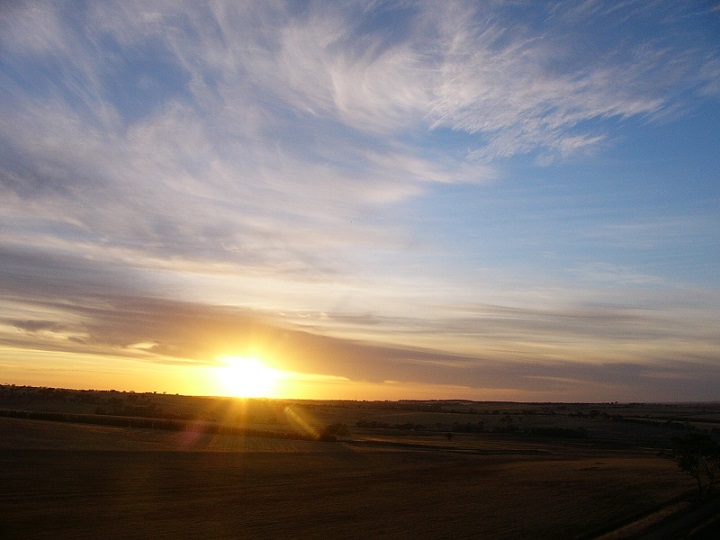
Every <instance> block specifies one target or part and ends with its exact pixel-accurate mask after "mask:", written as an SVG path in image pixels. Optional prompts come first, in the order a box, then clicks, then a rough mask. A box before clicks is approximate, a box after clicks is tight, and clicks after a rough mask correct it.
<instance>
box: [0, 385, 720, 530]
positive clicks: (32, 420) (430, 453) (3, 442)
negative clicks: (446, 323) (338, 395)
mask: <svg viewBox="0 0 720 540" xmlns="http://www.w3.org/2000/svg"><path fill="white" fill-rule="evenodd" d="M0 389H1V392H0V396H1V397H0V400H1V401H0V410H1V411H2V413H1V414H2V417H1V418H0V432H1V433H2V437H1V438H0V490H1V491H2V493H0V516H1V521H0V522H1V527H2V529H0V535H1V536H2V537H3V538H54V539H59V538H100V537H105V538H147V537H153V538H200V537H202V538H548V539H550V538H579V539H582V538H587V539H590V538H606V539H609V538H637V537H643V535H645V536H644V537H647V538H663V537H677V538H711V537H712V536H710V534H712V533H711V532H708V531H713V530H714V529H713V527H716V526H717V524H713V522H712V518H711V517H710V518H708V516H705V515H701V516H699V517H692V516H691V518H690V522H687V521H686V522H684V523H682V524H681V526H679V527H680V529H681V530H679V531H678V530H673V532H672V535H669V536H666V535H665V533H667V532H668V531H669V530H671V529H668V527H673V523H679V520H681V518H683V516H686V515H688V513H689V512H691V511H694V509H695V508H700V504H699V503H697V502H696V498H697V495H696V493H695V484H694V480H693V479H692V478H691V477H690V476H687V475H684V474H682V472H681V471H680V470H679V469H678V467H677V466H676V464H675V463H673V462H672V461H671V460H668V459H663V458H662V457H660V455H659V454H660V453H661V452H663V451H665V450H667V449H668V447H669V446H670V441H671V440H672V438H673V437H677V436H682V435H684V434H687V433H689V432H693V433H708V434H712V435H714V436H717V434H718V431H719V430H718V427H720V405H718V404H689V405H682V404H616V403H605V404H561V403H542V404H540V403H522V404H521V403H492V402H470V401H393V402H390V401H388V402H369V401H368V402H365V401H358V402H354V401H332V402H329V401H328V402H325V401H297V400H288V401H285V400H265V399H256V400H241V399H230V398H201V397H186V396H178V395H163V394H136V393H127V392H100V391H74V390H60V389H51V388H32V387H15V386H3V387H0ZM714 502H715V503H716V502H717V501H714ZM708 504H713V500H710V502H708V501H705V502H704V503H703V505H704V506H703V507H704V508H708ZM707 512H708V511H707V510H705V513H707ZM653 535H655V536H653Z"/></svg>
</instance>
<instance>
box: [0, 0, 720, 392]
mask: <svg viewBox="0 0 720 540" xmlns="http://www.w3.org/2000/svg"><path fill="white" fill-rule="evenodd" d="M697 9H699V8H697ZM706 15H707V14H706ZM705 21H707V19H706V18H703V17H702V16H701V14H700V13H699V12H698V11H696V8H693V7H688V6H687V5H678V6H667V4H666V3H663V2H652V3H648V2H635V1H629V2H623V3H621V4H613V5H612V6H608V5H606V4H603V3H600V2H589V1H583V2H573V3H561V4H558V3H554V2H553V3H546V4H545V3H544V4H533V5H532V6H531V5H526V6H523V9H518V8H517V6H516V5H515V4H514V3H484V4H482V5H477V6H475V5H472V4H463V3H426V4H412V3H410V4H405V3H390V4H386V3H343V4H333V5H328V4H327V3H314V2H309V3H304V4H297V3H293V2H262V3H256V4H239V3H232V2H228V3H222V2H218V3H213V4H211V5H205V4H198V3H196V2H177V3H167V2H130V1H128V2H121V3H93V4H89V5H82V6H80V5H78V6H63V5H58V4H53V3H50V2H48V3H43V2H16V3H13V4H12V5H11V6H9V7H8V8H7V9H3V10H2V13H0V44H1V47H2V55H0V58H1V59H0V100H1V102H2V103H3V107H2V108H1V109H0V110H1V111H2V112H0V227H2V230H3V235H2V239H1V240H0V255H1V256H2V259H0V261H1V262H0V277H2V284H3V291H2V298H3V300H4V302H5V304H6V305H7V307H8V311H7V312H6V314H5V320H4V321H3V322H2V325H3V334H2V335H3V336H4V337H3V338H2V339H3V340H4V341H3V342H4V343H5V344H6V345H8V344H11V343H12V344H14V345H17V346H19V345H23V346H26V347H30V348H32V347H48V348H50V349H52V350H62V351H67V352H73V353H75V352H77V353H80V352H85V353H87V354H91V353H92V354H95V353H107V354H110V355H112V354H117V355H125V356H130V357H133V358H137V359H141V360H145V361H150V362H160V361H162V362H183V363H187V362H189V363H193V362H212V361H213V355H215V354H216V353H217V351H218V350H219V349H221V348H222V346H223V345H222V344H225V345H227V346H228V347H230V348H232V347H239V348H242V347H245V346H246V345H245V344H246V342H247V341H248V340H246V339H245V336H255V337H257V339H259V340H260V341H262V342H263V343H267V346H268V347H270V348H272V347H279V350H281V352H282V355H283V357H285V358H286V359H287V361H288V362H289V363H291V364H293V363H294V365H295V366H296V367H297V368H298V369H300V366H305V369H307V370H317V371H318V372H321V373H327V374H331V375H337V376H345V377H348V378H351V379H353V380H372V381H376V382H381V381H385V380H388V381H389V380H394V381H416V382H422V383H428V384H430V383H432V382H433V381H435V382H438V383H440V382H442V383H444V384H445V383H446V384H458V383H459V382H462V381H467V384H470V385H479V386H482V385H487V386H493V387H496V388H498V387H503V388H505V387H507V388H509V387H511V386H512V385H515V387H517V388H520V387H522V388H523V389H524V390H528V391H529V390H530V389H532V388H539V389H540V390H538V391H545V390H547V389H549V388H550V386H551V384H552V385H555V387H557V385H561V384H564V383H561V382H559V381H561V380H563V377H564V375H563V369H564V370H565V373H566V374H567V373H570V374H572V376H570V375H568V376H567V377H565V379H568V380H573V379H574V378H576V379H578V380H590V378H591V377H592V376H597V377H598V380H607V381H608V384H613V385H615V384H621V382H622V381H621V380H620V379H621V378H622V377H616V376H615V375H614V374H615V373H616V372H617V371H614V370H615V369H616V368H611V367H608V366H611V365H616V364H617V362H621V361H622V362H627V365H629V366H635V367H636V366H639V365H644V364H645V363H646V362H650V361H652V360H653V359H656V360H657V359H660V360H658V361H661V362H665V361H668V362H670V364H668V365H672V366H674V365H675V364H673V363H672V362H673V361H670V360H668V359H667V358H666V357H660V356H658V355H659V354H660V353H659V352H658V351H659V347H660V345H663V346H667V350H668V351H672V352H673V353H675V352H677V353H678V354H679V355H680V354H684V353H683V347H685V348H686V350H687V351H686V356H687V358H690V357H692V358H693V361H694V362H695V361H696V362H698V363H699V364H702V365H705V363H707V362H708V361H709V360H710V359H712V358H714V356H713V355H716V354H717V347H716V343H715V342H713V341H712V339H711V338H710V337H709V334H708V331H707V328H708V327H709V323H707V322H705V323H703V324H700V325H699V326H698V325H696V327H695V328H696V330H695V331H691V330H689V329H688V328H687V326H686V325H684V324H682V320H680V319H679V318H678V317H675V316H668V317H667V318H666V314H667V313H669V312H670V310H669V308H668V306H669V305H670V301H667V300H665V301H658V302H659V303H660V304H661V305H660V309H658V310H655V311H654V310H653V309H650V307H649V306H646V305H644V304H643V302H646V301H647V298H649V297H650V296H651V294H650V292H648V291H644V292H643V293H642V294H641V293H638V292H637V290H638V289H653V288H660V287H664V288H667V287H671V286H672V285H671V284H668V282H667V280H660V279H659V278H656V277H655V276H654V275H652V272H650V271H648V272H645V271H639V270H637V269H635V268H632V267H630V266H624V265H622V264H616V263H615V262H604V260H603V259H602V258H601V256H600V255H598V257H597V258H593V259H592V260H591V261H574V264H573V265H572V268H571V269H570V270H568V271H567V272H568V273H570V274H572V275H573V276H575V277H578V276H579V277H580V278H581V279H582V280H584V282H583V284H584V285H588V286H591V287H593V289H591V290H589V291H585V296H583V295H578V296H580V297H581V300H583V299H584V300H587V304H582V301H581V300H577V299H575V300H577V301H575V302H569V305H563V306H560V307H558V302H557V299H556V298H553V295H552V294H551V292H548V293H547V295H546V296H545V297H544V298H543V299H542V301H540V302H539V303H544V304H545V305H546V307H543V308H537V307H536V305H537V304H538V301H535V300H533V299H532V298H530V297H531V296H532V291H530V290H529V289H531V287H530V286H526V287H524V288H523V287H522V286H520V287H517V291H516V292H515V293H514V297H513V299H511V300H512V301H508V302H506V303H505V304H502V302H500V303H499V304H498V305H497V307H493V308H490V307H488V306H489V304H490V303H491V300H488V297H491V296H492V295H493V291H492V290H491V289H492V288H493V287H495V286H496V285H493V283H498V282H500V281H502V279H501V278H499V277H495V276H494V275H492V274H493V272H491V271H487V272H485V274H483V276H482V279H481V278H478V277H474V278H473V279H474V280H475V281H478V282H479V281H482V280H485V281H488V282H492V283H490V284H483V286H482V287H479V288H478V287H476V286H475V285H473V284H469V283H467V284H457V283H455V282H454V280H455V278H454V276H457V275H470V274H472V275H473V276H477V275H478V274H479V273H482V272H483V271H482V270H480V269H478V268H477V265H475V266H472V265H471V266H472V268H466V269H464V270H463V271H459V272H457V273H454V272H452V271H450V270H448V269H447V268H446V266H447V267H449V266H451V265H452V264H454V263H453V262H452V261H450V260H449V259H448V262H446V261H445V260H444V259H442V257H444V256H446V255H447V254H448V252H449V248H448V246H447V245H446V244H447V243H448V242H457V243H462V242H463V241H464V240H463V238H464V237H463V236H462V235H461V234H459V232H458V231H457V230H448V231H443V232H442V233H441V234H430V233H428V232H427V231H428V230H429V229H430V228H431V227H433V226H435V225H434V223H435V220H437V221H438V222H439V221H440V218H441V217H442V216H440V211H439V210H437V208H431V207H432V202H433V198H434V197H435V196H436V195H437V194H438V193H439V192H441V191H442V192H443V193H445V192H446V191H445V190H451V189H453V190H457V193H462V196H465V197H467V198H468V199H472V198H481V197H489V195H488V192H487V191H480V190H477V191H471V188H476V187H478V186H482V187H484V188H485V187H488V186H491V185H495V184H497V183H501V182H503V181H506V180H507V174H508V168H507V167H506V166H507V164H508V163H509V161H510V160H512V159H513V158H517V157H523V156H529V157H530V161H533V160H534V162H535V164H536V165H541V166H545V167H549V166H552V165H553V164H555V163H557V162H559V161H563V160H569V159H572V158H574V157H576V156H578V155H582V154H584V153H587V152H592V151H594V150H595V149H597V148H599V147H607V146H608V145H612V144H614V143H615V136H614V134H613V133H614V128H616V127H617V126H618V125H622V124H623V123H625V122H628V121H630V120H641V121H643V122H650V123H653V122H655V123H659V122H661V121H664V120H666V118H667V116H668V115H672V114H679V112H682V111H685V110H687V109H688V108H689V107H690V106H691V104H692V103H693V102H697V101H698V100H712V99H715V98H717V96H718V95H719V92H718V90H717V84H713V80H714V79H716V78H717V77H714V75H715V74H716V73H717V72H718V63H717V60H716V57H717V53H718V45H717V43H716V42H713V40H712V35H711V33H710V32H708V31H707V29H706V28H705V26H704V25H705V24H707V23H706V22H705ZM590 24H591V25H592V27H593V31H592V32H587V31H586V30H587V28H588V26H589V25H590ZM678 111H679V112H678ZM466 190H467V191H466ZM413 203H419V204H418V207H417V208H412V204H413ZM456 210H457V209H455V208H452V209H450V210H449V211H450V212H453V211H456ZM443 211H447V209H446V210H443ZM475 218H476V216H471V217H470V218H468V219H469V220H473V219H475ZM489 219H490V218H488V220H489ZM503 219H508V220H514V219H515V218H514V217H509V218H503ZM448 222H449V221H448ZM419 223H422V225H419ZM499 223H500V224H501V226H500V227H496V228H494V229H492V231H490V232H492V233H494V232H495V230H496V229H501V228H502V226H504V224H505V222H504V221H499ZM712 225H714V222H713V221H712V220H710V222H709V226H708V230H714V229H713V228H712ZM628 227H630V226H628ZM667 228H668V227H667V226H666V228H665V229H664V230H667ZM489 230H490V229H488V231H489ZM628 230H630V229H629V228H626V229H625V231H628ZM635 230H637V229H635ZM646 230H648V231H649V232H647V233H646V234H645V235H644V236H643V235H642V234H640V233H642V231H640V233H636V236H638V238H639V240H637V243H638V244H639V243H641V242H642V241H645V242H649V243H648V244H647V245H651V246H652V245H655V243H656V242H657V240H656V238H658V237H659V236H661V235H657V234H655V232H654V230H653V231H650V230H649V229H646ZM488 231H485V232H488ZM651 233H652V234H651ZM603 234H606V235H610V236H612V237H613V238H619V237H622V238H623V242H626V243H625V244H623V245H624V246H625V247H627V246H628V245H629V243H627V242H628V241H627V239H626V236H627V235H626V234H623V231H619V232H618V231H616V230H612V231H609V230H608V229H607V228H606V229H604V230H600V232H597V233H596V236H595V240H597V238H599V237H600V236H602V235H603ZM538 236H539V233H538ZM641 236H642V238H640V237H641ZM651 237H652V238H651ZM680 237H681V238H680V239H681V240H682V238H684V234H681V235H680ZM662 238H663V239H665V240H664V241H667V240H666V239H667V236H662ZM707 238H714V237H712V236H711V235H707ZM491 242H498V243H502V242H503V239H502V238H501V235H498V239H497V240H496V239H489V240H488V241H487V244H485V245H486V246H487V245H489V244H490V243H491ZM475 257H476V256H475V255H472V256H470V255H468V259H472V261H473V263H474V262H476V258H475ZM593 261H595V262H593ZM598 261H599V262H598ZM493 280H494V281H493ZM508 281H512V280H508ZM515 285H517V282H514V283H513V286H515ZM604 287H605V288H610V287H613V288H619V290H620V291H621V292H618V293H617V294H618V296H620V295H622V294H625V295H626V296H628V295H627V294H626V293H627V291H629V290H630V291H632V292H633V294H635V295H636V296H637V297H639V298H640V299H639V300H637V301H635V300H627V298H626V299H624V300H622V301H619V303H621V304H623V305H626V304H628V305H631V307H632V306H634V307H635V308H636V309H630V310H625V309H619V308H618V309H603V308H601V307H598V306H597V305H596V304H594V303H593V301H594V300H595V299H596V297H601V298H608V296H609V295H610V293H608V292H607V290H603V288H604ZM613 290H615V289H613ZM561 294H570V293H568V291H567V290H566V289H564V290H562V291H561ZM523 295H525V296H526V297H525V298H520V297H522V296H523ZM447 296H450V298H448V297H447ZM508 296H513V294H510V293H508V294H506V295H505V297H506V299H507V297H508ZM610 296H611V295H610ZM669 296H670V297H671V299H672V301H676V300H677V299H678V297H679V296H682V293H679V292H678V291H671V292H670V293H669ZM169 298H174V300H168V299H169ZM456 300H457V304H459V305H460V307H459V308H457V306H455V304H453V303H454V302H455V301H456ZM633 302H635V303H633ZM440 304H443V306H444V307H438V305H440ZM635 304H640V305H635ZM679 304H680V305H681V306H684V309H687V311H686V312H685V313H684V314H690V317H689V319H687V320H692V321H693V323H695V322H697V321H700V320H704V321H707V320H708V317H707V312H712V309H707V306H706V305H703V307H702V308H698V309H695V307H693V306H688V305H686V304H683V303H682V301H680V302H679ZM448 305H450V307H448ZM588 305H589V306H590V307H588ZM220 306H224V307H220ZM473 306H480V307H478V308H477V310H474V309H473ZM518 306H520V307H518ZM455 309H461V310H465V311H464V312H461V313H460V314H458V311H454V310H455ZM278 312H283V313H286V315H285V316H279V315H277V313H278ZM311 312H312V313H319V312H325V313H326V316H325V317H324V318H322V317H315V316H314V315H313V317H307V318H305V320H303V321H300V319H301V317H300V315H299V314H300V313H311ZM700 312H702V314H700V315H699V313H700ZM703 317H705V318H704V319H703ZM710 320H714V319H712V317H710ZM519 335H522V336H524V338H523V340H520V341H519V340H518V339H517V336H519ZM373 336H375V338H373ZM646 339H647V340H648V341H649V342H650V345H648V346H647V347H646V348H645V349H643V348H642V347H640V346H639V345H638V343H639V342H641V341H643V340H646ZM693 339H697V341H698V344H699V345H698V346H697V347H693V346H691V341H692V340H693ZM583 341H587V342H590V343H593V344H597V343H609V344H610V345H609V346H608V347H606V348H605V349H603V350H607V351H610V352H612V354H613V355H615V356H613V358H612V359H610V360H608V362H607V364H603V366H604V367H602V368H598V371H597V372H593V371H592V370H590V368H588V369H587V370H585V368H583V367H582V366H583V365H584V364H583V363H582V362H581V361H580V360H579V359H578V358H577V355H578V354H579V353H581V352H582V349H583V345H582V343H583ZM283 343H284V344H286V345H278V344H283ZM137 344H149V345H148V346H146V345H143V346H142V347H139V346H138V345H137ZM636 347H637V349H636ZM654 347H657V348H654ZM640 349H642V350H640ZM293 351H300V352H298V353H295V352H293ZM300 353H302V354H300ZM693 355H696V356H693ZM301 357H302V361H301ZM684 357H685V356H684ZM533 359H535V360H533ZM538 359H539V360H538ZM595 360H597V358H595ZM508 361H515V362H518V364H517V365H518V366H519V367H518V370H520V367H522V369H524V370H525V373H527V374H528V378H527V379H525V378H523V377H522V376H521V375H519V373H520V371H521V370H520V371H518V372H517V373H515V372H514V371H513V369H514V368H510V371H509V372H508V373H510V374H511V375H503V374H502V369H501V368H502V365H504V364H503V363H506V362H508ZM534 362H537V363H534ZM536 365H537V366H539V367H537V369H536V368H535V367H534V366H536ZM562 366H565V367H564V368H563V367H562ZM617 369H619V368H617ZM668 369H669V370H670V371H669V372H668V373H671V372H672V373H675V372H674V371H673V370H674V369H675V368H674V367H673V368H672V369H671V368H668ZM678 369H679V368H678ZM620 371H622V370H620ZM627 371H631V370H630V369H629V368H628V370H627ZM576 372H577V373H576ZM513 373H514V375H513ZM543 373H544V375H543ZM659 373H665V372H664V371H663V370H662V369H660V371H659ZM672 373H671V374H672ZM593 374H594V375H593ZM543 377H545V378H543ZM644 380H646V379H643V381H644ZM648 380H649V379H648ZM518 381H521V382H518ZM551 381H553V382H552V383H551ZM548 391H549V390H548Z"/></svg>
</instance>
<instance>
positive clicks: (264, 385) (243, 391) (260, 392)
mask: <svg viewBox="0 0 720 540" xmlns="http://www.w3.org/2000/svg"><path fill="white" fill-rule="evenodd" d="M222 362H223V364H224V365H223V366H221V367H218V368H217V371H216V376H217V378H218V385H219V387H220V388H221V389H222V390H223V392H224V393H226V394H227V395H231V396H235V397H246V398H253V397H277V395H276V394H277V391H278V383H279V382H280V380H281V379H282V378H283V373H282V372H281V371H278V370H276V369H273V368H270V367H268V366H266V365H264V364H263V363H262V362H261V361H260V360H258V359H257V358H243V357H236V356H232V357H225V358H222Z"/></svg>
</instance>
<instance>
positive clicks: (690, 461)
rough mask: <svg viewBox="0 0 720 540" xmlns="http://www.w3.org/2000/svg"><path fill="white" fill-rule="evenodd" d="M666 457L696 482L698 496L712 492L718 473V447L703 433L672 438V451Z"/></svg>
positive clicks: (719, 466)
mask: <svg viewBox="0 0 720 540" xmlns="http://www.w3.org/2000/svg"><path fill="white" fill-rule="evenodd" d="M666 457H669V458H670V459H672V460H673V461H674V462H675V463H677V466H678V468H679V469H680V470H681V471H682V472H684V473H685V474H688V475H690V476H692V477H693V478H694V479H695V481H696V482H697V487H698V496H700V497H702V496H703V495H707V494H710V493H711V492H712V488H713V484H714V483H715V479H716V478H717V476H718V473H719V472H720V445H718V443H717V442H715V440H713V438H712V437H710V436H709V435H707V434H705V433H689V434H687V435H685V436H683V437H673V439H672V450H671V452H670V454H667V455H666Z"/></svg>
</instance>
